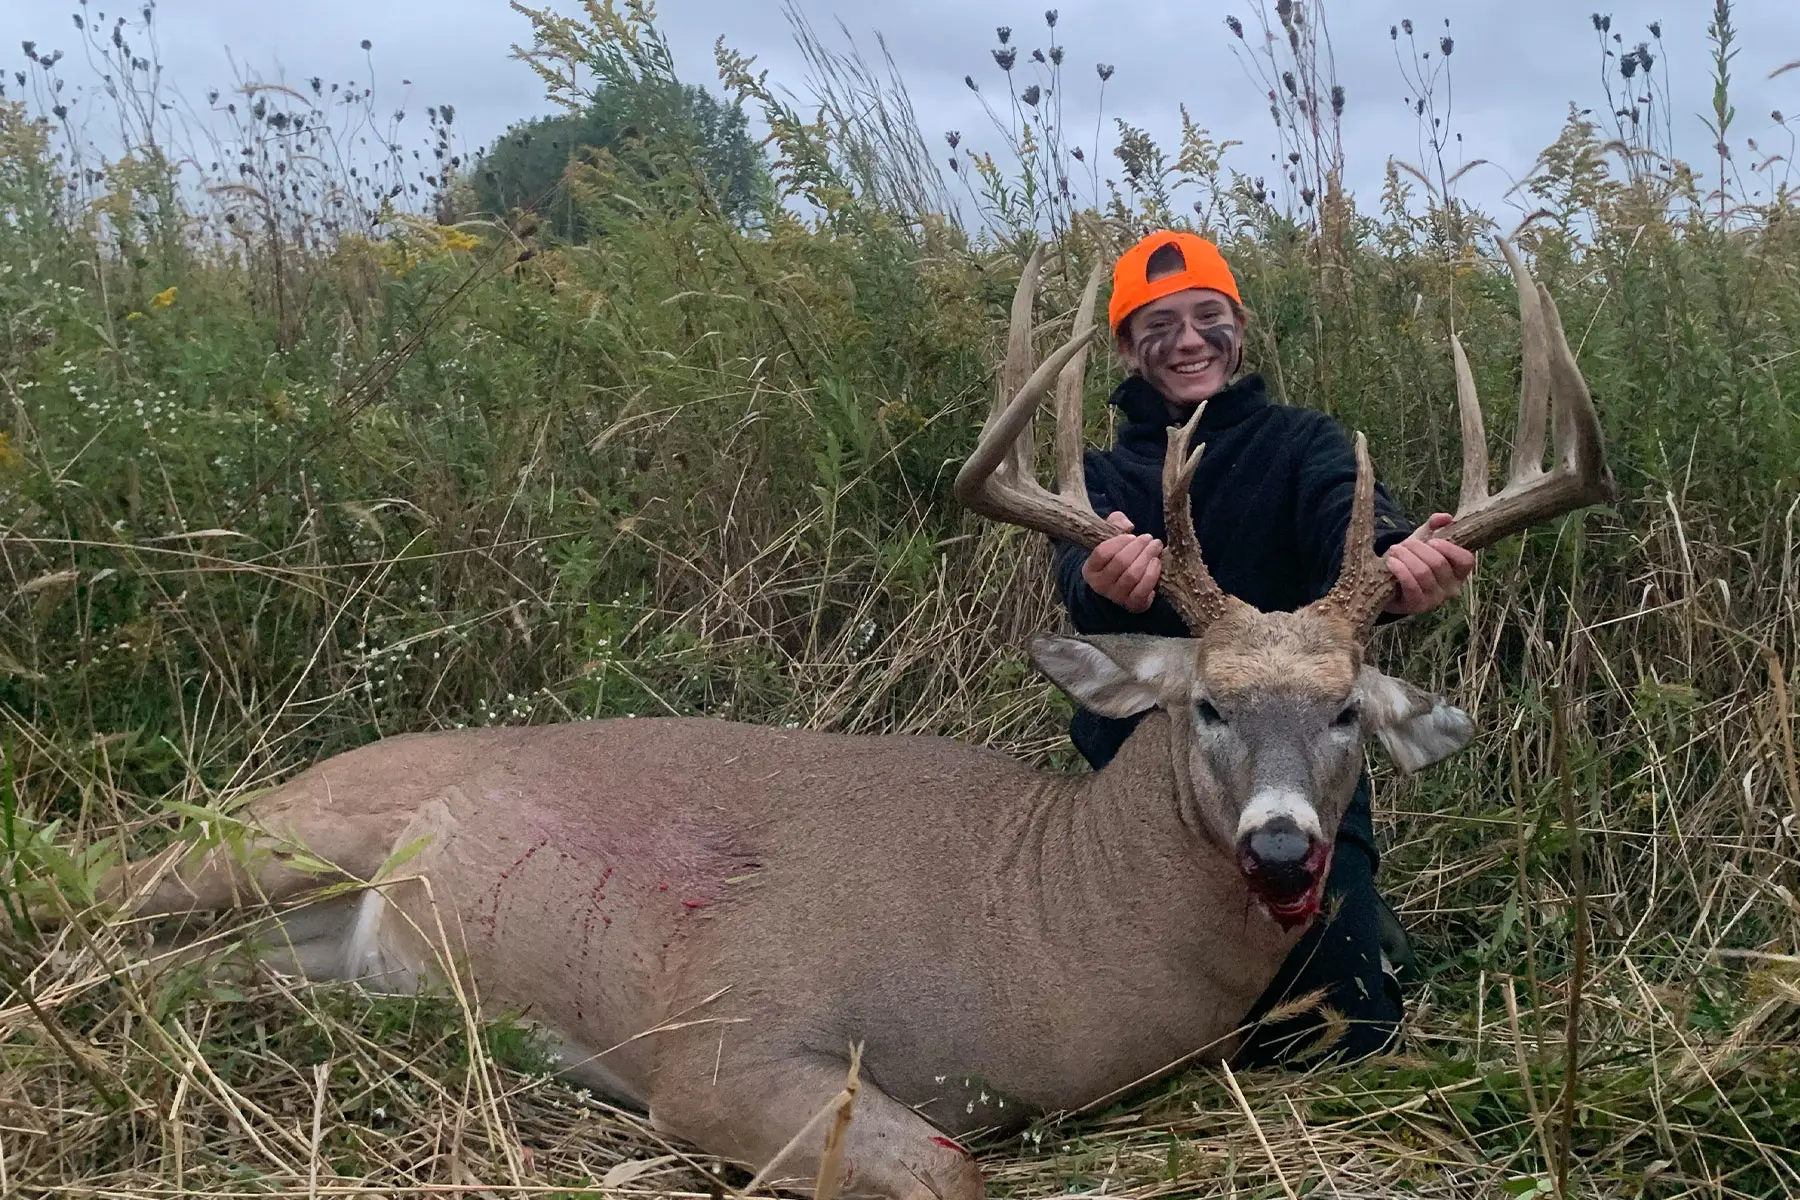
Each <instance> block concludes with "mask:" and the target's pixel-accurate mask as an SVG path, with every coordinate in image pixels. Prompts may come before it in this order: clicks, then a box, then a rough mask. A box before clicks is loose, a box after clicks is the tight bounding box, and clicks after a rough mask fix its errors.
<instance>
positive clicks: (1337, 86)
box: [1331, 83, 1344, 117]
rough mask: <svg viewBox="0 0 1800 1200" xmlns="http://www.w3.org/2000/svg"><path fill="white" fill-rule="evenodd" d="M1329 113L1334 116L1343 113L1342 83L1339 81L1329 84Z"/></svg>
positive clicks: (1339, 115)
mask: <svg viewBox="0 0 1800 1200" xmlns="http://www.w3.org/2000/svg"><path fill="white" fill-rule="evenodd" d="M1331 115H1332V116H1334V117H1341V116H1343V115H1344V85H1343V84H1341V83H1334V84H1332V85H1331Z"/></svg>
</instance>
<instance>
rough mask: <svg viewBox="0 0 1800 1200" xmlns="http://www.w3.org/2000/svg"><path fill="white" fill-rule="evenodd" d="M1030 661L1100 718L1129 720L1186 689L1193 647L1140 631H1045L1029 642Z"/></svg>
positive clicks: (1181, 640) (1188, 641)
mask: <svg viewBox="0 0 1800 1200" xmlns="http://www.w3.org/2000/svg"><path fill="white" fill-rule="evenodd" d="M1031 661H1032V662H1034V663H1036V664H1037V668H1038V670H1040V671H1042V672H1043V673H1044V674H1045V675H1046V676H1048V677H1049V679H1050V682H1052V683H1054V684H1055V685H1056V686H1057V687H1059V688H1061V689H1062V690H1063V691H1065V692H1067V693H1068V694H1069V698H1070V699H1071V700H1073V701H1075V703H1077V704H1079V705H1081V707H1083V708H1085V709H1088V710H1089V711H1090V712H1096V713H1099V714H1100V715H1101V716H1103V717H1130V716H1136V715H1137V714H1138V713H1141V712H1143V711H1144V710H1145V709H1150V708H1155V707H1156V706H1157V705H1159V704H1161V703H1163V702H1164V700H1165V699H1166V698H1167V697H1169V696H1171V695H1174V694H1177V693H1178V692H1185V691H1186V686H1185V682H1186V680H1187V679H1188V678H1189V677H1190V676H1191V675H1192V674H1193V671H1194V643H1193V640H1192V639H1190V638H1167V637H1155V636H1153V635H1151V634H1145V633H1109V634H1100V635H1096V636H1092V637H1069V636H1067V635H1064V634H1056V633H1045V634H1039V635H1038V636H1037V637H1034V638H1032V639H1031Z"/></svg>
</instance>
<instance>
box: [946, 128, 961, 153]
mask: <svg viewBox="0 0 1800 1200" xmlns="http://www.w3.org/2000/svg"><path fill="white" fill-rule="evenodd" d="M944 140H945V141H946V142H949V143H950V148H951V149H952V150H954V149H956V148H957V147H958V146H960V145H962V134H961V133H959V132H958V131H957V130H954V129H952V130H950V131H949V132H948V133H946V134H945V135H944Z"/></svg>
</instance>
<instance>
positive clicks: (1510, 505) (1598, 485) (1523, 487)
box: [1316, 238, 1617, 637]
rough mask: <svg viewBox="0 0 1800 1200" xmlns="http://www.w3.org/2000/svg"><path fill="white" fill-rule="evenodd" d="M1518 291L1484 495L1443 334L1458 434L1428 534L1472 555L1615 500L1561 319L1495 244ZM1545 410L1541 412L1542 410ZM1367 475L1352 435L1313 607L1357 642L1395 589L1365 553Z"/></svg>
mask: <svg viewBox="0 0 1800 1200" xmlns="http://www.w3.org/2000/svg"><path fill="white" fill-rule="evenodd" d="M1496 240H1498V241H1499V243H1500V250H1501V252H1502V253H1503V254H1504V255H1505V256H1506V261H1507V263H1508V265H1509V266H1510V267H1511V268H1512V273H1513V278H1514V280H1515V281H1516V282H1517V284H1518V288H1519V324H1520V354H1521V357H1522V367H1523V371H1522V375H1523V378H1522V380H1521V383H1520V396H1519V428H1518V433H1517V435H1516V436H1515V438H1514V441H1513V461H1512V469H1511V471H1510V473H1509V477H1508V479H1507V482H1506V486H1505V487H1503V488H1501V489H1500V491H1498V492H1495V493H1493V494H1491V495H1490V494H1489V492H1488V485H1487V471H1488V456H1487V439H1486V431H1485V429H1484V427H1483V423H1482V417H1481V401H1480V398H1479V397H1478V396H1477V395H1476V393H1475V377H1474V374H1473V373H1472V372H1471V371H1470V370H1469V360H1468V356H1467V355H1465V354H1464V353H1463V348H1462V343H1461V342H1460V341H1458V340H1457V339H1456V338H1454V337H1452V339H1451V342H1450V350H1451V355H1452V357H1453V359H1454V360H1455V365H1456V401H1457V408H1458V411H1459V412H1460V414H1461V423H1462V438H1463V480H1462V496H1461V499H1460V500H1459V502H1458V504H1457V508H1456V516H1455V518H1454V519H1453V520H1452V522H1451V524H1450V526H1449V527H1448V528H1446V529H1445V530H1443V531H1442V532H1441V533H1440V534H1438V535H1436V536H1439V537H1442V538H1445V539H1446V540H1448V541H1452V542H1455V543H1456V544H1457V545H1459V546H1462V547H1464V548H1465V549H1468V550H1482V549H1485V548H1487V547H1488V546H1491V545H1493V544H1494V543H1495V542H1498V541H1499V540H1500V539H1501V538H1504V537H1507V536H1509V535H1511V534H1514V533H1517V532H1519V531H1520V530H1522V529H1526V528H1529V527H1530V526H1532V525H1536V524H1538V523H1539V522H1542V521H1548V520H1551V519H1553V518H1555V517H1560V516H1562V515H1563V514H1565V513H1571V512H1575V511H1576V510H1578V509H1582V508H1586V507H1588V506H1589V505H1591V504H1603V503H1608V502H1610V501H1611V500H1612V499H1613V498H1614V497H1615V495H1616V494H1617V485H1616V484H1615V483H1614V482H1613V477H1612V472H1611V471H1610V470H1609V469H1608V468H1607V465H1606V447H1605V442H1604V439H1603V437H1602V435H1601V431H1600V418H1599V415H1598V414H1597V413H1596V412H1595V411H1594V401H1593V397H1592V396H1591V395H1590V394H1589V392H1588V387H1587V381H1586V380H1585V379H1583V378H1582V375H1581V368H1580V367H1579V366H1578V365H1577V364H1576V362H1575V355H1574V352H1573V351H1571V350H1570V349H1569V343H1568V339H1567V336H1566V335H1565V334H1564V332H1563V325H1562V317H1561V316H1560V315H1559V314H1558V313H1557V310H1556V303H1555V301H1553V300H1552V299H1551V298H1550V293H1549V291H1548V289H1546V288H1545V287H1544V285H1543V284H1541V283H1539V282H1538V281H1537V280H1536V279H1534V278H1533V277H1532V275H1531V272H1530V271H1529V270H1527V269H1526V267H1525V264H1524V262H1523V261H1522V260H1521V259H1520V258H1519V255H1518V252H1517V251H1515V250H1514V249H1513V247H1512V246H1511V245H1510V244H1509V243H1508V242H1507V241H1506V239H1505V238H1499V239H1496ZM1546 407H1548V408H1549V410H1550V411H1549V413H1548V414H1546V412H1545V408H1546ZM1546 415H1548V416H1549V418H1550V424H1551V433H1552V437H1553V438H1554V448H1555V452H1556V453H1555V459H1556V461H1555V463H1554V464H1553V465H1552V466H1551V468H1550V469H1549V470H1548V471H1546V470H1545V469H1544V465H1543V458H1544V425H1545V417H1546ZM1374 491H1375V473H1374V470H1373V469H1372V467H1371V466H1370V464H1369V454H1368V446H1367V443H1366V441H1365V439H1364V438H1363V435H1362V434H1360V433H1359V434H1357V435H1356V494H1355V501H1354V503H1353V505H1352V508H1351V516H1350V526H1349V529H1348V530H1347V531H1346V533H1345V545H1344V566H1343V569H1342V571H1341V572H1340V574H1339V576H1338V581H1337V584H1336V585H1335V586H1334V587H1333V588H1332V589H1331V593H1330V594H1329V595H1327V596H1326V597H1324V598H1323V599H1321V600H1319V601H1318V602H1317V604H1316V607H1318V608H1321V609H1324V610H1327V611H1332V612H1336V613H1339V614H1341V615H1342V616H1344V617H1345V618H1346V619H1348V620H1349V621H1350V622H1351V623H1352V624H1353V626H1355V627H1356V628H1357V629H1358V630H1360V631H1361V633H1362V634H1363V636H1365V637H1366V636H1367V635H1368V633H1369V631H1371V630H1372V629H1373V628H1374V626H1375V622H1376V620H1377V619H1378V618H1379V617H1380V615H1381V611H1382V609H1384V608H1386V607H1387V605H1388V602H1389V601H1390V600H1392V599H1393V596H1394V592H1395V590H1396V589H1397V587H1398V586H1399V585H1398V584H1397V583H1396V582H1395V580H1394V577H1393V573H1392V572H1391V571H1390V570H1389V569H1388V567H1387V564H1386V563H1385V562H1384V561H1383V560H1382V559H1381V558H1379V557H1378V556H1377V555H1376V554H1375V552H1374V544H1375V543H1374Z"/></svg>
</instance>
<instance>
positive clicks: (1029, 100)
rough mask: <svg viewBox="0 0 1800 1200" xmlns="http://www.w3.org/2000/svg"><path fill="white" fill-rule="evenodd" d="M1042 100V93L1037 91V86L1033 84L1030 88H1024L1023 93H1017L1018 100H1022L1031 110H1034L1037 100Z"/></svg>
mask: <svg viewBox="0 0 1800 1200" xmlns="http://www.w3.org/2000/svg"><path fill="white" fill-rule="evenodd" d="M1042 98H1043V93H1042V92H1040V91H1039V90H1038V85H1037V84H1035V83H1034V84H1032V85H1031V86H1030V87H1028V88H1026V89H1025V90H1024V91H1022V92H1020V93H1019V99H1021V100H1023V101H1024V102H1025V103H1026V104H1028V105H1030V106H1031V107H1032V108H1036V107H1037V102H1038V101H1039V100H1041V99H1042Z"/></svg>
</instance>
